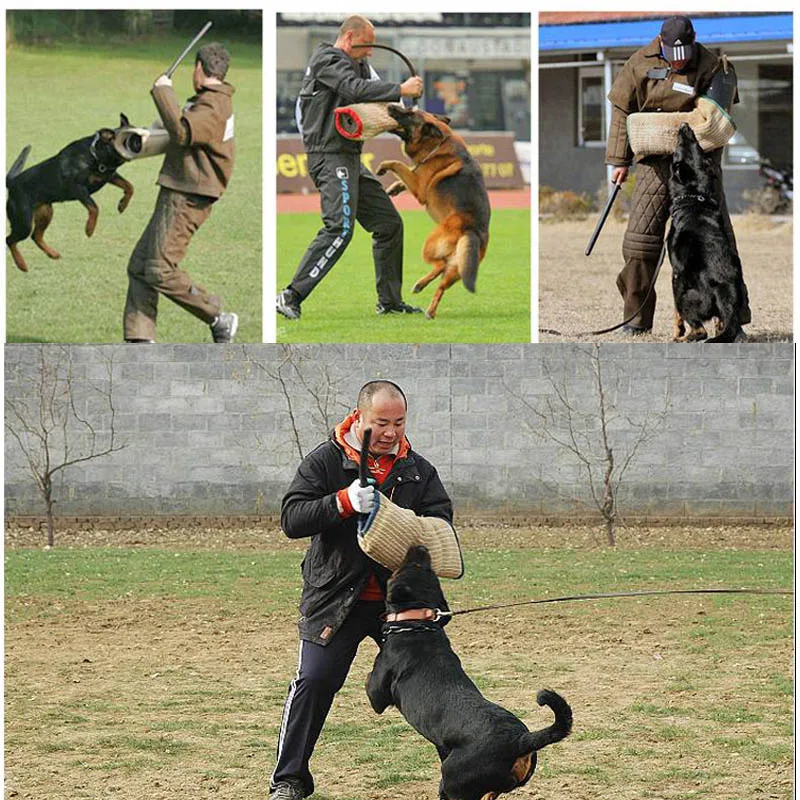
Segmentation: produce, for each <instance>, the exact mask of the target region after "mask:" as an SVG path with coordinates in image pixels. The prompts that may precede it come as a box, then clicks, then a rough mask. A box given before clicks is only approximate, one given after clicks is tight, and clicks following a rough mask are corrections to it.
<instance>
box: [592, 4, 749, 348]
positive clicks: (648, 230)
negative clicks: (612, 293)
mask: <svg viewBox="0 0 800 800" xmlns="http://www.w3.org/2000/svg"><path fill="white" fill-rule="evenodd" d="M721 66H722V62H721V60H720V59H719V58H718V57H717V56H716V55H715V54H714V53H712V52H711V51H710V50H708V49H707V48H705V47H703V45H702V44H699V43H698V42H696V41H695V32H694V27H693V25H692V22H691V20H690V19H689V18H688V17H681V16H676V17H669V18H668V19H666V20H665V21H664V24H663V25H662V27H661V33H660V34H659V35H658V36H656V38H655V39H653V41H652V42H650V44H648V45H645V46H644V47H642V48H640V49H639V50H637V51H636V52H635V53H634V54H633V55H632V56H631V57H630V58H629V59H628V60H627V61H626V62H625V64H624V66H623V68H622V70H621V71H620V73H619V74H618V75H617V77H616V79H615V81H614V85H613V86H612V88H611V92H610V93H609V95H608V99H609V100H610V101H611V103H612V106H613V109H612V114H611V126H610V130H609V135H608V147H607V150H606V163H607V164H610V165H611V166H613V167H614V169H613V171H612V173H611V180H612V183H623V182H624V181H625V180H626V179H627V177H628V169H629V167H630V165H631V164H632V162H633V159H634V155H633V151H632V150H631V147H630V143H629V141H628V132H627V128H626V121H627V118H628V114H632V113H634V112H637V111H647V112H659V111H663V112H672V111H691V110H692V109H693V108H694V107H695V103H696V101H697V98H698V97H699V96H700V95H702V94H704V93H705V92H706V90H707V89H708V87H709V85H710V83H711V79H712V77H713V76H714V75H715V73H716V72H717V71H718V70H719V69H720V68H721ZM734 102H738V97H736V98H735V99H734ZM712 155H713V163H714V165H715V167H716V169H717V170H719V173H718V177H719V185H720V187H721V186H722V148H719V149H717V150H714V151H712ZM671 162H672V156H671V155H665V156H645V157H644V158H641V159H638V158H637V163H636V187H635V188H634V191H633V198H632V202H631V214H630V218H629V219H628V227H627V230H626V231H625V238H624V239H623V242H622V255H623V258H624V259H625V266H624V267H623V269H622V271H621V272H620V273H619V275H618V277H617V288H618V289H619V292H620V294H621V295H622V298H623V301H624V308H623V319H628V317H630V316H631V315H635V316H633V318H632V319H631V320H630V322H629V323H628V324H626V325H624V326H623V328H622V332H623V333H625V334H627V335H629V336H636V335H641V334H643V333H648V332H649V331H650V330H651V328H652V327H653V315H654V313H655V307H656V293H655V290H654V291H652V292H650V295H649V297H648V290H649V288H650V284H651V282H652V279H653V276H654V275H655V272H656V268H657V265H658V259H659V256H660V254H661V248H662V246H663V242H664V232H665V230H666V226H667V219H668V217H669V205H670V197H669V189H668V183H669V175H670V164H671ZM719 203H720V208H721V209H722V217H723V220H724V224H725V228H726V231H727V233H728V235H729V237H730V241H731V244H732V246H733V248H734V249H736V239H735V238H734V234H733V228H732V226H731V221H730V217H729V215H728V209H727V206H726V204H725V195H724V193H723V192H720V197H719ZM743 289H744V298H745V301H744V303H743V305H742V307H741V308H740V309H739V321H740V322H741V323H742V324H747V323H748V322H750V307H749V303H748V301H747V287H745V286H744V285H743ZM646 297H647V300H646V301H645V298H646ZM637 310H638V313H637Z"/></svg>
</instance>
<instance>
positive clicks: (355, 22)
mask: <svg viewBox="0 0 800 800" xmlns="http://www.w3.org/2000/svg"><path fill="white" fill-rule="evenodd" d="M372 27H373V25H372V23H371V22H370V21H369V20H368V19H367V18H366V17H362V16H361V14H351V15H350V16H349V17H347V19H346V20H345V21H344V22H343V23H342V24H341V25H340V26H339V36H344V34H346V33H347V32H348V31H353V33H357V32H359V31H363V30H365V29H366V28H372Z"/></svg>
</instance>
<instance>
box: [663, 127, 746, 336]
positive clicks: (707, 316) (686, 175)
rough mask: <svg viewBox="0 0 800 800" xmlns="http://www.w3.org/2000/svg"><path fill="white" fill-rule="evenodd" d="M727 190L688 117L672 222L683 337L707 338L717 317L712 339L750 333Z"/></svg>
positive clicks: (674, 178) (673, 176) (676, 160)
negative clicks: (742, 318) (727, 216)
mask: <svg viewBox="0 0 800 800" xmlns="http://www.w3.org/2000/svg"><path fill="white" fill-rule="evenodd" d="M721 191H722V188H721V186H720V182H719V173H718V167H717V165H716V164H715V163H714V161H713V157H712V156H711V155H708V154H706V153H704V152H703V150H702V148H701V147H700V145H699V144H698V143H697V138H696V137H695V134H694V131H692V129H691V128H690V127H689V125H687V124H686V123H683V124H682V125H681V127H680V129H679V131H678V145H677V147H676V148H675V153H674V154H673V157H672V168H671V172H670V180H669V192H670V201H671V208H670V213H671V215H672V226H671V227H670V232H669V236H668V237H667V247H668V249H669V260H670V263H671V264H672V292H673V296H674V298H675V330H674V340H675V341H678V342H687V341H689V342H691V341H700V340H703V339H706V337H707V335H708V334H707V333H706V329H705V326H704V323H705V322H706V321H708V320H711V319H712V318H713V317H716V318H717V319H718V320H719V324H720V326H721V330H720V331H718V332H717V335H716V336H714V337H713V338H712V339H708V341H709V342H735V341H741V340H743V339H744V338H745V336H744V331H743V330H742V326H741V324H740V322H739V310H740V308H742V306H743V304H744V303H746V294H745V292H746V290H745V288H744V279H743V277H742V263H741V261H740V260H739V256H738V255H737V253H736V250H735V248H734V246H733V242H732V241H731V239H730V236H729V234H728V232H727V230H726V227H725V222H724V220H723V216H722V214H723V212H722V209H721V207H720V203H719V198H720V196H721Z"/></svg>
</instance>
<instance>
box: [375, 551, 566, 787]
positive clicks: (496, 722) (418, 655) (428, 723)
mask: <svg viewBox="0 0 800 800" xmlns="http://www.w3.org/2000/svg"><path fill="white" fill-rule="evenodd" d="M443 603H444V595H443V594H442V588H441V586H440V584H439V579H438V578H437V577H436V574H435V573H434V571H433V569H432V568H431V557H430V554H429V553H428V550H427V548H425V547H422V546H416V547H411V548H409V550H408V553H407V555H406V557H405V560H404V561H403V563H402V564H401V565H400V567H398V569H397V570H396V571H395V572H394V573H393V575H392V577H391V578H390V580H389V583H388V587H387V597H386V608H387V611H388V613H387V616H386V624H385V625H384V628H383V643H382V645H381V650H380V652H379V653H378V656H377V658H376V659H375V664H374V666H373V668H372V672H371V673H370V674H369V676H368V678H367V695H368V697H369V701H370V703H371V704H372V707H373V708H374V709H375V711H376V712H377V713H378V714H381V713H383V711H384V710H385V709H386V708H387V707H388V706H390V705H395V706H397V708H398V709H400V713H401V714H402V715H403V716H404V717H405V718H406V720H407V721H408V723H409V724H410V725H411V726H412V727H413V728H415V729H416V730H417V731H418V732H419V733H421V734H422V735H423V736H424V737H425V738H426V739H428V741H430V742H432V743H433V744H434V745H435V746H436V749H437V750H438V752H439V756H440V758H441V759H442V780H441V783H440V786H439V799H440V800H495V798H496V797H497V796H498V795H501V794H503V793H505V792H510V791H512V790H513V789H516V788H517V787H518V786H522V785H523V784H525V783H527V781H528V780H529V779H530V777H531V775H533V771H534V769H535V768H536V753H537V751H538V750H540V749H541V748H542V747H546V746H547V745H549V744H553V743H554V742H558V741H560V740H561V739H563V738H564V737H565V736H567V735H568V734H569V732H570V730H571V728H572V710H571V709H570V707H569V705H568V704H567V702H566V700H564V698H562V697H561V696H560V695H558V694H556V693H555V692H552V691H549V690H542V691H540V692H539V693H538V696H537V698H536V699H537V701H538V703H539V705H547V706H549V707H550V708H551V709H552V710H553V712H554V714H555V722H554V723H553V724H552V725H550V726H549V727H548V728H544V729H542V730H539V731H535V732H531V731H529V730H528V729H527V727H525V725H524V724H523V723H522V722H521V721H520V720H519V719H517V717H515V716H514V715H513V714H512V713H511V712H509V711H506V710H505V709H504V708H501V707H500V706H498V705H496V704H495V703H492V702H490V701H489V700H487V699H486V698H485V697H484V696H483V695H482V694H481V693H480V691H479V690H478V687H477V686H475V684H474V683H473V682H472V681H471V680H470V679H469V677H467V674H466V673H465V672H464V670H463V668H462V666H461V661H460V660H459V658H458V656H457V655H456V654H455V653H454V652H453V649H452V648H451V646H450V642H449V640H448V638H447V635H446V634H445V632H444V630H443V629H442V626H441V625H440V624H439V623H438V622H437V621H436V616H437V615H436V609H442V608H444V607H446V606H443Z"/></svg>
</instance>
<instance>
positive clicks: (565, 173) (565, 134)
mask: <svg viewBox="0 0 800 800" xmlns="http://www.w3.org/2000/svg"><path fill="white" fill-rule="evenodd" d="M671 13H674V12H667V11H659V12H590V13H586V12H574V13H573V12H566V13H542V14H540V15H539V185H540V186H550V187H552V188H554V189H557V190H572V191H575V192H586V193H587V194H589V195H592V196H593V195H594V194H595V193H596V192H597V191H598V189H599V188H600V187H601V186H603V184H604V181H605V170H604V157H605V147H606V137H607V135H608V123H609V119H610V113H611V107H610V103H609V102H608V100H607V96H608V92H609V91H610V89H611V85H612V83H613V81H614V78H615V77H616V74H617V72H618V71H619V70H620V68H621V67H622V65H623V64H624V63H625V61H626V60H627V59H628V57H629V56H630V55H631V54H632V53H633V52H634V51H635V50H637V49H638V48H640V47H642V46H643V45H645V44H647V43H648V42H650V41H652V39H653V38H654V37H655V36H657V35H658V33H659V31H660V29H661V23H662V21H663V20H664V19H665V18H666V17H667V16H669V15H670V14H671ZM690 16H691V19H692V21H693V24H694V28H695V31H696V32H697V41H698V42H701V43H702V44H703V45H705V46H706V47H707V48H709V49H710V50H712V51H713V52H715V53H719V54H722V53H727V55H728V56H729V57H730V59H731V62H732V63H733V65H734V67H735V68H736V74H737V76H738V80H739V100H740V102H739V103H738V104H737V105H736V106H734V110H733V118H734V121H735V122H736V125H737V132H736V134H735V135H734V138H733V139H732V140H731V142H730V143H729V144H728V145H727V146H726V148H725V154H724V159H723V166H724V169H725V191H726V196H727V200H728V204H729V206H730V207H731V209H732V210H741V208H742V206H743V203H744V200H743V197H742V192H743V190H745V189H751V188H756V187H758V186H760V185H761V179H760V177H759V174H758V167H759V160H760V159H761V158H768V159H769V160H770V161H772V162H773V163H774V164H776V165H780V166H791V164H792V160H793V153H792V91H793V80H792V64H793V61H792V59H793V41H792V15H791V14H786V13H747V14H731V13H724V14H708V13H698V14H690Z"/></svg>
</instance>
